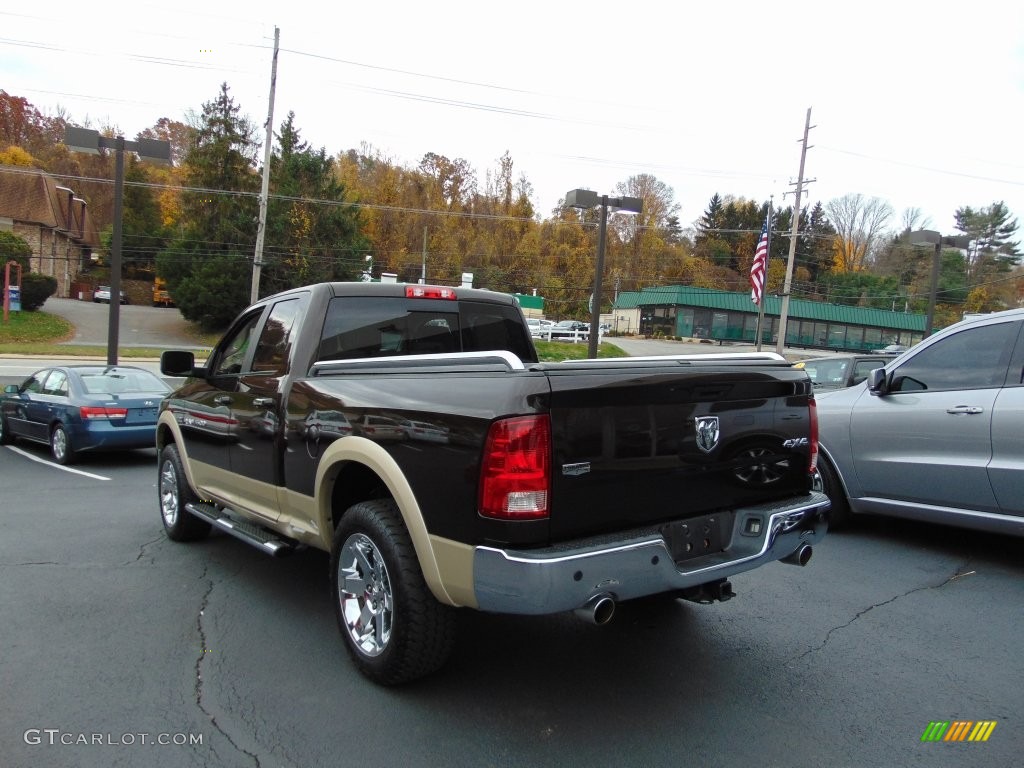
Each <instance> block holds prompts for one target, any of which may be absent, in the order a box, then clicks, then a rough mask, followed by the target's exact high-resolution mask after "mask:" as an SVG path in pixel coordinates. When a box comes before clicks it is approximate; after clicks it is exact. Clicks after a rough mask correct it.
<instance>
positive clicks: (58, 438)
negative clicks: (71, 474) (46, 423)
mask: <svg viewBox="0 0 1024 768" xmlns="http://www.w3.org/2000/svg"><path fill="white" fill-rule="evenodd" d="M50 455H51V456H53V460H54V461H56V462H57V463H58V464H73V463H74V461H75V448H74V446H72V445H71V436H70V435H68V431H67V430H66V429H64V425H63V424H56V425H54V427H53V429H51V430H50Z"/></svg>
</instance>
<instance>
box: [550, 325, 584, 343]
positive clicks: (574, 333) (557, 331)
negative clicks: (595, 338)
mask: <svg viewBox="0 0 1024 768" xmlns="http://www.w3.org/2000/svg"><path fill="white" fill-rule="evenodd" d="M546 330H547V331H549V332H550V334H549V336H550V339H551V341H572V342H576V341H588V340H589V339H590V323H584V322H582V321H580V320H562V321H560V322H557V323H555V324H554V325H553V326H551V327H550V328H548V329H546Z"/></svg>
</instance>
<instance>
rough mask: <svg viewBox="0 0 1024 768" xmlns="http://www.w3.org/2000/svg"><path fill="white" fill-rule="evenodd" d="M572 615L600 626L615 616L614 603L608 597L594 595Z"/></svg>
mask: <svg viewBox="0 0 1024 768" xmlns="http://www.w3.org/2000/svg"><path fill="white" fill-rule="evenodd" d="M574 613H575V614H576V615H577V616H579V617H580V618H581V619H583V620H584V621H588V622H590V623H591V624H596V625H597V626H602V625H604V624H607V623H608V622H609V621H611V620H612V616H614V615H615V601H614V600H612V598H611V596H610V595H595V596H594V597H592V598H590V599H589V600H588V601H587V602H586V603H584V604H583V605H582V606H580V607H579V608H577V609H576V610H575V611H574Z"/></svg>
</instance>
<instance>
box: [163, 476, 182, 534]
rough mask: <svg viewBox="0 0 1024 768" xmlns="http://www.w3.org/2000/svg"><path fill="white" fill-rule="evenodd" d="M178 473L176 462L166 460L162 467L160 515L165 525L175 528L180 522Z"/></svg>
mask: <svg viewBox="0 0 1024 768" xmlns="http://www.w3.org/2000/svg"><path fill="white" fill-rule="evenodd" d="M178 502H179V499H178V473H177V471H175V469H174V462H172V461H171V460H170V459H164V463H163V466H162V467H160V514H162V515H163V517H164V525H166V526H168V527H171V528H173V527H174V524H175V523H177V522H178Z"/></svg>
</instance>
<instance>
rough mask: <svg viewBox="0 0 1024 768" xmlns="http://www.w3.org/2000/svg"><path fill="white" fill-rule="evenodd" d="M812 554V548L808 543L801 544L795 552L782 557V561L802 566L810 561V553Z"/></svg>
mask: <svg viewBox="0 0 1024 768" xmlns="http://www.w3.org/2000/svg"><path fill="white" fill-rule="evenodd" d="M813 554H814V549H812V548H811V545H810V544H801V545H800V547H799V548H798V549H797V550H796V552H794V553H793V554H791V555H787V556H786V557H784V558H782V562H784V563H789V564H790V565H799V566H801V567H803V566H805V565H807V564H808V563H809V562H810V561H811V555H813Z"/></svg>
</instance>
